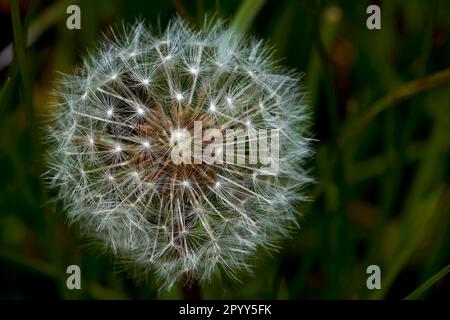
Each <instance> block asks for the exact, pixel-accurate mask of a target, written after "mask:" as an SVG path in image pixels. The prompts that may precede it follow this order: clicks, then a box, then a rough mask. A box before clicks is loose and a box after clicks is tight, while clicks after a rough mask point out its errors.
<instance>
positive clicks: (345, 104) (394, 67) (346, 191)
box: [0, 0, 450, 299]
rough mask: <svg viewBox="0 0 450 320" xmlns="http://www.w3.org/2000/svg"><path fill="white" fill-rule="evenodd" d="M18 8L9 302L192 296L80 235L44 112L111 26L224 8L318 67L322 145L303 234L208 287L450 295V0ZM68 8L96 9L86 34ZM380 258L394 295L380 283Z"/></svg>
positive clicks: (3, 68)
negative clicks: (51, 185) (64, 206)
mask: <svg viewBox="0 0 450 320" xmlns="http://www.w3.org/2000/svg"><path fill="white" fill-rule="evenodd" d="M15 3H16V2H15V1H8V0H6V1H5V0H0V28H1V32H0V33H1V36H0V50H3V51H1V53H0V130H1V131H0V181H1V183H0V298H7V299H11V298H13V299H15V298H81V299H133V298H140V299H157V298H158V299H167V298H173V299H177V298H182V297H183V295H182V289H181V288H180V287H175V288H174V289H173V290H171V291H169V292H158V290H157V286H156V285H155V284H154V283H153V282H152V279H151V277H149V279H148V281H147V282H140V283H134V282H133V281H132V280H131V279H130V278H129V276H128V275H127V273H124V272H121V270H118V269H117V267H115V266H114V263H113V260H112V258H111V257H109V256H108V255H106V254H104V253H103V252H101V251H100V250H98V249H96V248H92V247H90V246H89V245H87V243H86V242H85V241H83V240H80V239H78V237H77V235H76V232H75V230H72V229H69V228H68V227H67V225H65V221H64V211H63V210H61V208H60V207H59V206H58V204H55V203H54V202H52V201H51V199H52V194H51V193H49V192H48V191H46V189H45V188H44V184H43V181H42V179H41V176H42V173H43V172H45V161H44V158H43V152H44V151H45V143H43V142H44V138H43V134H42V120H43V119H42V118H43V115H44V114H45V110H46V108H47V106H48V105H49V104H50V103H51V102H52V101H53V99H54V98H53V97H52V95H51V94H50V91H51V90H52V87H53V84H54V81H55V79H56V78H57V77H58V73H57V72H58V71H62V72H71V70H72V69H73V67H74V66H75V65H76V64H77V63H79V61H80V54H84V53H85V52H86V50H89V49H93V48H95V45H96V41H97V40H98V39H99V38H100V37H101V32H102V31H104V30H106V29H107V28H108V27H110V26H111V25H115V24H117V23H120V22H121V21H126V22H133V21H134V19H135V18H143V19H145V21H146V22H147V23H149V24H153V25H155V24H157V23H158V20H159V21H160V22H161V25H162V26H164V25H165V24H166V23H167V21H168V20H169V19H170V18H171V17H173V16H175V15H176V14H179V15H181V16H183V17H184V18H185V19H187V20H188V21H189V22H191V23H192V24H193V25H195V26H200V25H201V23H202V21H203V19H204V17H205V15H206V14H207V15H215V16H217V17H221V18H224V19H227V20H228V21H230V23H232V25H233V26H234V27H235V28H237V29H239V30H241V31H243V32H248V33H251V34H254V35H255V36H257V37H259V38H263V39H266V40H268V41H269V43H270V44H271V45H273V46H274V47H275V48H276V55H277V58H280V59H282V63H283V64H285V65H287V66H289V67H292V68H296V69H297V70H300V71H302V72H304V77H303V79H304V87H305V90H307V91H308V92H309V100H310V105H311V112H312V117H313V130H312V132H313V134H314V135H313V137H314V138H316V139H317V142H316V143H315V144H314V149H315V152H316V156H315V157H314V159H312V160H311V161H310V163H309V164H308V166H309V167H310V168H311V172H312V174H313V175H314V176H315V177H316V179H317V183H316V184H315V185H313V186H311V187H310V189H309V190H308V191H307V193H308V195H309V196H310V197H311V198H313V199H314V201H311V202H308V203H306V204H301V205H299V208H298V209H299V211H301V212H302V213H303V216H302V218H300V219H299V221H300V225H301V230H299V232H297V233H295V234H294V235H293V237H292V238H291V239H287V240H286V241H284V242H283V243H282V244H281V249H280V250H279V252H276V253H271V254H268V253H267V252H261V253H260V254H259V255H258V256H257V257H255V259H254V261H253V263H254V264H255V269H254V274H253V275H246V274H242V275H240V276H239V278H240V280H241V282H240V283H236V282H233V281H231V280H230V279H226V278H223V279H217V280H215V281H213V282H211V283H210V284H206V285H205V286H204V287H203V288H202V297H203V298H205V299H209V298H216V299H223V298H262V299H303V298H306V299H381V298H394V299H397V298H404V297H406V296H407V295H409V294H410V293H412V292H413V291H414V290H415V289H418V290H417V291H415V292H414V293H413V295H412V296H410V297H411V298H444V297H448V296H449V293H450V280H449V278H448V277H447V278H446V277H445V276H444V274H445V273H446V272H448V271H449V266H448V264H449V260H450V254H449V252H450V250H449V249H450V233H449V230H448V226H449V220H450V184H449V181H450V179H449V178H450V170H449V169H450V168H449V163H450V161H449V160H450V152H449V151H450V115H449V114H450V69H449V68H450V39H449V37H450V2H449V1H446V0H430V1H422V0H408V1H406V0H404V1H400V0H389V1H376V0H371V1H363V0H358V1H344V0H340V1H338V0H336V1H316V0H311V1H310V0H281V1H268V0H267V1H264V0H254V1H238V0H234V1H224V0H222V1H208V0H197V1H188V0H173V1H148V0H139V1H121V0H117V1H109V0H100V1H92V0H90V1H88V0H78V1H76V0H73V1H33V0H28V1H25V0H24V1H18V3H17V5H16V4H15ZM69 4H78V5H79V6H80V8H81V27H82V28H81V30H72V31H71V30H68V29H67V28H66V18H67V17H68V15H67V14H66V8H67V6H68V5H69ZM370 4H378V5H379V6H380V7H381V17H382V20H381V23H382V24H381V27H382V28H381V30H368V29H367V28H366V19H367V18H368V14H366V8H367V6H369V5H370ZM13 44H14V45H13ZM13 46H14V53H12V51H11V49H12V47H13ZM11 60H12V61H11ZM71 264H77V265H79V266H80V267H81V272H82V290H72V291H70V290H67V288H66V277H67V274H66V268H67V266H68V265H71ZM372 264H376V265H379V266H380V268H381V273H382V282H381V285H382V289H381V290H373V291H371V290H368V289H367V287H366V279H367V277H368V275H367V274H366V268H367V266H369V265H372ZM439 271H441V272H440V273H439ZM436 274H437V276H434V275H436ZM423 284H424V285H423Z"/></svg>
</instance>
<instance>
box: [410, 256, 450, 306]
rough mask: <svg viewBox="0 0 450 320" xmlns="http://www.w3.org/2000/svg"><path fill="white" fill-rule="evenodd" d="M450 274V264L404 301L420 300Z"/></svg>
mask: <svg viewBox="0 0 450 320" xmlns="http://www.w3.org/2000/svg"><path fill="white" fill-rule="evenodd" d="M449 272H450V264H448V265H447V266H445V267H444V268H442V270H441V271H439V272H438V273H436V274H435V275H434V276H432V277H431V278H429V279H428V280H427V281H425V282H424V283H423V284H422V285H421V286H420V287H418V288H417V289H416V290H414V291H413V292H411V293H410V294H409V295H407V296H406V297H405V298H404V299H405V300H414V299H418V298H419V297H420V296H421V295H422V294H423V293H424V292H425V291H426V290H428V289H429V288H430V287H431V286H432V285H433V284H435V283H436V282H438V281H439V280H441V279H442V278H443V277H445V276H446V275H447V274H448V273H449Z"/></svg>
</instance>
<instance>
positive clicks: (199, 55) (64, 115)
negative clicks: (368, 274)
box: [49, 19, 310, 287]
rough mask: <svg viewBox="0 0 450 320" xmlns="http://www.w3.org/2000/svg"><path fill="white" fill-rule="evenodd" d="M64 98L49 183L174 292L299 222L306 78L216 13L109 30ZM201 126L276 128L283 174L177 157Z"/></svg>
mask: <svg viewBox="0 0 450 320" xmlns="http://www.w3.org/2000/svg"><path fill="white" fill-rule="evenodd" d="M57 95H58V96H59V103H58V104H57V105H56V106H55V108H54V113H53V115H54V117H53V121H52V124H51V128H52V129H51V132H50V134H51V137H52V138H53V139H52V140H53V141H54V147H53V148H52V149H51V151H50V152H49V156H50V167H51V169H50V171H49V172H50V174H49V180H50V182H51V185H52V186H55V187H57V189H58V190H59V192H58V194H59V197H60V198H61V200H62V202H63V203H64V204H65V205H66V207H67V214H68V219H69V221H70V222H76V223H77V224H78V225H79V226H80V227H81V229H82V231H83V234H87V235H88V236H90V237H93V238H96V239H98V240H100V241H99V242H100V243H102V244H103V245H104V246H106V247H107V248H109V249H111V250H112V252H114V254H115V255H117V257H119V258H120V261H122V262H124V263H126V264H130V265H132V266H134V267H135V266H139V267H140V268H138V269H139V270H140V271H139V274H146V273H147V272H149V271H153V272H154V273H155V274H156V275H157V278H158V279H159V280H160V282H161V284H162V285H163V286H165V287H171V286H172V285H173V284H174V283H175V282H176V281H177V280H179V279H180V278H182V277H183V278H184V275H186V274H187V275H188V276H189V275H191V276H195V277H196V278H198V279H199V280H207V279H209V278H210V277H211V275H213V274H214V273H215V272H216V271H218V270H219V271H220V272H227V273H230V274H232V275H233V274H234V273H235V272H236V271H238V270H241V269H249V265H248V259H249V258H250V257H251V256H252V255H253V254H254V253H255V251H256V249H258V248H259V247H263V248H273V247H274V244H275V243H276V242H277V240H279V239H280V238H281V237H283V236H286V235H287V234H288V231H289V230H290V228H291V226H292V225H293V224H295V222H296V209H294V207H293V204H294V203H295V202H296V201H298V200H302V199H303V197H302V195H301V194H300V193H299V189H300V188H301V187H302V186H304V185H305V184H306V183H308V182H310V179H309V178H308V177H307V175H306V174H305V172H304V170H303V169H302V163H303V161H304V159H305V158H306V157H307V156H308V155H309V154H310V150H309V147H308V139H307V138H306V137H305V135H306V134H307V129H308V128H307V127H308V125H307V122H308V117H307V114H306V111H305V110H306V106H305V104H304V101H303V94H302V92H301V91H300V84H299V77H298V76H297V75H296V74H295V73H293V72H290V71H287V70H285V69H283V68H281V67H280V66H278V65H277V64H276V63H274V61H273V60H272V58H271V51H270V50H269V49H267V48H266V47H265V46H264V45H263V44H262V43H261V42H255V41H250V40H248V39H246V38H244V37H242V36H240V35H238V34H235V33H233V32H232V31H231V30H229V29H227V28H226V27H224V26H223V24H222V23H220V22H217V21H215V22H210V23H207V24H206V25H205V26H204V27H203V29H202V30H200V31H193V30H192V29H191V28H190V27H189V26H187V25H186V24H185V23H184V22H183V21H182V20H181V19H175V20H173V21H172V22H171V23H170V24H169V25H168V27H167V28H166V29H165V30H163V31H160V32H158V31H150V30H149V29H147V28H146V27H144V25H143V24H142V23H136V24H135V25H134V26H132V27H129V28H125V30H124V33H123V34H122V35H116V34H111V35H109V36H106V37H105V40H103V42H102V43H101V45H100V46H99V49H98V51H97V53H96V54H94V55H92V56H89V57H86V58H85V60H84V63H83V66H82V67H81V68H80V69H79V70H78V71H77V72H76V74H74V75H68V76H65V77H64V78H63V79H62V80H61V85H60V87H59V88H58V89H57ZM196 121H201V123H202V125H203V128H202V130H203V131H202V133H203V132H205V130H206V129H208V128H219V129H220V130H227V129H242V130H249V128H252V130H269V131H270V130H271V129H273V130H276V131H277V132H278V136H279V154H278V155H276V156H277V159H278V161H277V163H278V170H275V171H274V170H270V168H269V166H270V164H268V162H266V163H261V161H260V162H258V163H253V162H251V161H250V159H249V158H250V156H251V155H250V153H249V152H244V153H243V154H239V153H238V154H237V155H236V158H233V159H234V160H235V161H234V162H232V161H230V162H227V161H225V159H224V161H223V162H222V163H212V164H209V163H205V162H201V163H195V162H193V163H183V164H175V163H174V162H173V161H172V159H171V148H172V147H173V143H172V142H173V141H172V139H173V138H174V137H173V133H176V135H184V134H185V132H191V133H192V129H193V124H194V122H196ZM249 137H250V136H249ZM175 138H179V136H175ZM274 139H275V138H274ZM250 140H251V139H250V138H249V139H248V141H247V142H248V144H250ZM203 143H204V142H203ZM227 143H228V142H227ZM269 144H270V142H269ZM260 148H263V149H264V146H263V147H261V146H260ZM266 148H267V146H266ZM226 149H227V144H224V145H223V147H220V148H217V149H216V150H217V151H216V152H217V154H218V155H224V154H225V151H226ZM274 157H275V156H274V154H269V156H266V158H264V156H263V157H261V156H260V160H274ZM134 269H136V268H134Z"/></svg>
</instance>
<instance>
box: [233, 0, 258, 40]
mask: <svg viewBox="0 0 450 320" xmlns="http://www.w3.org/2000/svg"><path fill="white" fill-rule="evenodd" d="M265 2H266V1H265V0H245V1H244V2H243V3H242V5H241V6H240V7H239V9H238V11H237V13H236V15H235V16H234V19H233V20H232V22H231V28H232V29H234V30H236V31H239V32H241V33H245V32H247V31H248V29H249V28H250V25H251V24H252V22H253V20H254V19H255V18H256V16H257V15H258V12H259V11H260V10H261V9H262V7H263V5H264V3H265Z"/></svg>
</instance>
